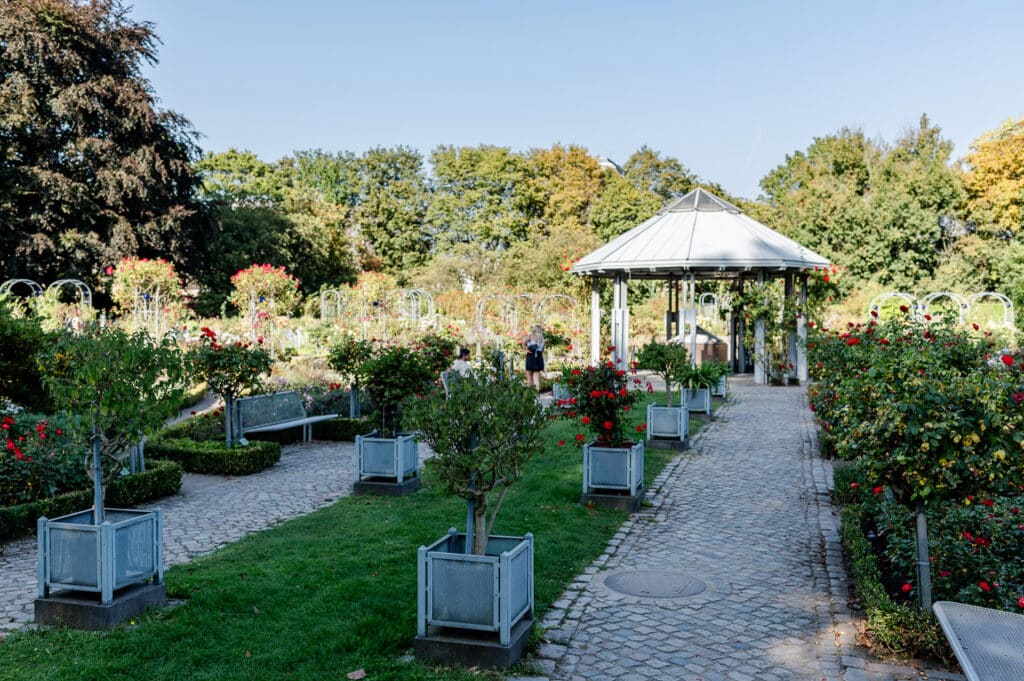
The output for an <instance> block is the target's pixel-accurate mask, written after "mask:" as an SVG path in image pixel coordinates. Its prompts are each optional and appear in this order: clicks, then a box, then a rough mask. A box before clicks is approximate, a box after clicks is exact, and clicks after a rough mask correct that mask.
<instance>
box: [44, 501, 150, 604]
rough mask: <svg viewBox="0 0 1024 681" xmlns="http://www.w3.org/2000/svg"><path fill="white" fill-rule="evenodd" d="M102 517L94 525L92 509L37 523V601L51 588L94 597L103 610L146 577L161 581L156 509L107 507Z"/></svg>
mask: <svg viewBox="0 0 1024 681" xmlns="http://www.w3.org/2000/svg"><path fill="white" fill-rule="evenodd" d="M105 517H106V521H105V522H104V523H103V524H102V525H96V524H95V523H94V521H93V512H92V509H90V510H88V511H79V512H78V513H72V514H70V515H65V516H61V517H60V518H54V519H53V520H49V519H47V518H40V519H39V521H38V531H39V540H38V541H39V597H40V598H47V597H49V595H50V590H51V589H70V590H72V591H88V592H93V593H98V594H100V602H101V603H102V604H104V605H106V604H109V603H111V602H112V601H113V598H114V592H115V591H117V590H118V589H122V588H124V587H126V586H131V585H132V584H138V583H141V582H144V581H146V580H148V579H150V578H153V579H154V581H155V582H156V583H157V584H159V583H161V582H163V573H164V567H163V566H164V560H163V558H164V556H163V541H162V535H163V518H162V515H161V513H160V510H159V509H157V510H154V511H136V510H125V509H117V508H108V509H106V511H105Z"/></svg>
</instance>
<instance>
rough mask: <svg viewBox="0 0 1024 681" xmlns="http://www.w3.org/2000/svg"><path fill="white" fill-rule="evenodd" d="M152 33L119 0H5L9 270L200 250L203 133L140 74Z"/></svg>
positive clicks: (93, 269)
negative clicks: (158, 100)
mask: <svg viewBox="0 0 1024 681" xmlns="http://www.w3.org/2000/svg"><path fill="white" fill-rule="evenodd" d="M155 43H156V37H155V35H154V34H153V31H152V26H151V25H150V24H148V23H139V22H136V21H133V20H132V19H131V18H129V16H128V12H127V10H126V9H125V8H124V7H123V6H122V5H121V3H120V2H118V1H117V0H93V1H92V2H88V3H82V2H73V1H72V0H0V152H2V153H0V251H2V252H3V254H4V255H3V261H2V271H3V274H4V276H7V277H11V276H27V277H29V278H34V279H41V280H46V279H51V280H52V279H54V278H57V277H59V276H64V275H75V276H78V277H80V278H86V279H89V278H90V277H91V275H98V274H99V273H100V272H101V270H102V269H103V267H104V265H105V264H109V263H111V262H114V261H115V260H116V259H117V258H119V257H121V256H125V255H142V256H157V255H167V257H173V258H174V259H175V260H176V261H177V262H179V263H189V261H190V260H192V259H193V258H195V257H196V255H197V249H196V248H195V245H196V242H197V241H198V238H199V233H200V230H201V222H200V220H198V219H197V217H198V215H197V213H196V207H195V205H194V203H193V199H192V190H193V186H194V184H195V178H194V176H193V171H192V167H191V165H190V160H191V158H192V157H193V156H194V154H195V152H196V149H195V146H194V138H195V133H194V132H193V130H192V128H191V126H190V125H189V123H188V121H186V120H185V119H184V118H182V117H181V116H179V115H178V114H175V113H173V112H170V111H160V110H157V108H156V107H155V104H154V95H153V91H152V88H151V86H150V84H149V82H148V81H147V80H146V79H144V78H143V77H142V75H141V67H142V65H143V64H144V63H155V62H156V52H155V49H154V46H155ZM189 264H190V263H189Z"/></svg>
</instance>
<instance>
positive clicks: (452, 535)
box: [417, 528, 533, 646]
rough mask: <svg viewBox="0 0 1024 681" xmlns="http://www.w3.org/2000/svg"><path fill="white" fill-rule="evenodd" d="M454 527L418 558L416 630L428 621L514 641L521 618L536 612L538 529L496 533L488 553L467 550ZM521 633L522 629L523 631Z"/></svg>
mask: <svg viewBox="0 0 1024 681" xmlns="http://www.w3.org/2000/svg"><path fill="white" fill-rule="evenodd" d="M465 548H466V535H465V534H461V533H458V532H456V530H455V529H454V528H452V529H450V530H449V531H448V534H447V535H445V536H444V537H442V538H441V539H439V540H437V541H436V542H434V543H433V544H431V545H430V546H421V547H420V549H419V554H418V559H417V584H418V589H417V594H418V607H417V612H418V616H417V631H418V633H419V636H420V637H421V638H422V637H426V636H428V633H429V629H428V627H445V628H455V629H468V630H472V631H476V632H493V633H496V634H497V635H498V644H499V645H501V646H509V645H510V644H511V643H512V639H513V634H512V631H513V629H514V628H515V626H516V624H517V623H519V622H520V621H521V620H523V619H524V618H525V617H527V616H531V617H532V614H533V535H532V534H526V535H525V536H523V537H503V536H491V538H490V540H489V541H488V542H487V553H486V555H483V556H474V555H472V554H467V553H465ZM520 637H522V635H520Z"/></svg>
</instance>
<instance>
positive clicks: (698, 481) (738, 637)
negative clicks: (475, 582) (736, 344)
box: [537, 377, 962, 681]
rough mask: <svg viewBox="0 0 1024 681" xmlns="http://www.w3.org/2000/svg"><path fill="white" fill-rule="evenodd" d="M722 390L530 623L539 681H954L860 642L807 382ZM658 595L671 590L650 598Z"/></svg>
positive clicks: (740, 383) (739, 383)
mask: <svg viewBox="0 0 1024 681" xmlns="http://www.w3.org/2000/svg"><path fill="white" fill-rule="evenodd" d="M730 387H731V401H730V402H729V403H728V404H726V405H725V406H723V408H722V409H720V410H719V412H718V414H717V417H716V420H715V421H713V422H712V423H711V424H709V425H708V426H707V427H705V428H704V430H702V431H701V434H700V437H699V438H697V439H696V441H695V443H694V450H695V451H692V452H690V453H687V454H684V455H682V456H681V457H678V458H677V459H676V460H675V461H674V462H673V463H672V464H670V465H669V466H668V468H667V469H666V470H665V471H664V472H663V474H662V475H661V476H660V477H659V478H658V479H657V480H656V481H655V482H654V484H653V485H652V486H651V489H650V490H649V491H648V499H649V501H650V502H651V506H650V507H647V508H644V509H643V510H642V511H641V512H640V513H639V514H638V515H636V516H634V517H633V518H632V519H631V520H630V521H629V522H627V523H626V524H625V525H624V526H623V527H622V528H621V530H620V531H619V533H618V534H617V535H616V536H615V537H614V538H613V539H612V541H611V543H610V544H609V546H608V550H607V552H606V553H605V554H604V555H602V556H601V557H600V558H598V560H597V561H596V562H595V564H594V565H593V566H592V567H590V568H589V569H587V571H586V573H585V574H584V575H582V576H581V577H579V578H578V579H577V581H576V583H575V584H573V585H572V587H571V588H570V589H569V590H568V591H566V592H565V593H564V594H563V596H562V598H561V599H560V600H559V601H557V602H556V603H555V607H554V608H553V610H552V611H550V612H549V613H548V614H547V615H546V617H545V618H544V620H543V621H542V625H543V626H545V627H547V628H548V629H549V630H548V631H547V632H546V633H545V638H546V639H547V641H548V642H547V643H546V644H543V645H542V646H541V648H540V651H539V659H538V660H537V663H538V668H539V669H540V670H541V671H542V672H543V673H544V674H545V675H546V676H545V677H541V678H551V679H556V680H564V681H583V680H590V679H613V680H621V681H640V680H647V679H659V680H662V679H686V680H694V681H697V680H699V681H725V680H729V681H783V680H787V681H789V680H792V681H865V680H867V681H894V680H895V679H921V678H931V679H960V678H962V677H960V676H959V675H956V674H952V673H950V672H948V671H942V670H927V671H922V670H920V669H918V668H911V667H903V666H898V665H888V664H882V663H879V662H874V661H872V660H871V659H870V658H869V657H868V656H867V653H866V651H865V650H864V649H863V648H861V647H858V646H857V644H856V640H855V636H856V628H855V627H854V625H853V618H852V617H851V614H850V612H849V610H848V608H847V600H848V594H847V590H846V588H847V587H846V576H845V574H844V571H843V567H842V558H841V553H840V546H839V537H838V532H837V525H838V518H837V516H836V515H835V514H834V512H833V510H832V507H831V505H830V501H829V490H828V485H829V484H830V481H831V471H830V470H829V468H828V466H827V463H826V462H823V461H822V460H821V459H819V458H817V456H816V452H817V442H816V435H815V430H814V426H813V423H812V421H811V414H810V411H809V409H808V408H807V393H806V389H804V388H795V387H793V388H777V387H762V386H755V385H754V384H753V382H752V381H751V380H749V379H748V378H745V377H740V378H738V379H734V380H733V381H732V382H731V385H730ZM651 578H654V579H653V580H652V579H651ZM623 586H625V587H626V588H625V589H623V588H622V587H623ZM636 586H639V587H640V588H631V587H636ZM613 587H616V588H613ZM657 589H664V590H665V591H664V593H667V594H668V595H669V596H670V597H657V598H655V597H650V594H652V593H656V590H657ZM623 590H625V591H632V592H633V593H644V591H645V590H647V594H648V595H644V596H636V595H629V594H626V593H622V591H623ZM688 593H689V594H692V595H685V594H688ZM677 594H678V595H677Z"/></svg>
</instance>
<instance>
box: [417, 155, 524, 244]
mask: <svg viewBox="0 0 1024 681" xmlns="http://www.w3.org/2000/svg"><path fill="white" fill-rule="evenodd" d="M430 163H431V166H432V168H433V181H432V183H431V185H432V187H431V188H432V192H431V197H430V206H429V207H428V208H427V223H428V225H430V231H431V236H432V241H433V242H434V248H435V249H436V250H438V251H441V252H447V251H450V250H452V248H453V247H454V246H455V245H456V244H460V243H477V244H480V245H482V246H484V247H485V248H489V249H506V248H508V247H509V246H511V245H512V244H513V243H516V242H517V241H521V240H523V239H525V238H527V236H528V233H529V230H528V227H529V222H530V200H529V197H528V196H527V195H526V194H525V193H524V191H523V188H524V187H525V186H526V180H527V177H528V174H529V166H528V163H527V161H526V159H525V158H524V157H523V156H522V155H521V154H514V153H512V151H510V150H509V149H508V148H507V147H494V146H489V145H480V146H478V147H452V146H440V147H438V148H437V149H435V150H434V151H433V152H431V154H430Z"/></svg>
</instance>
